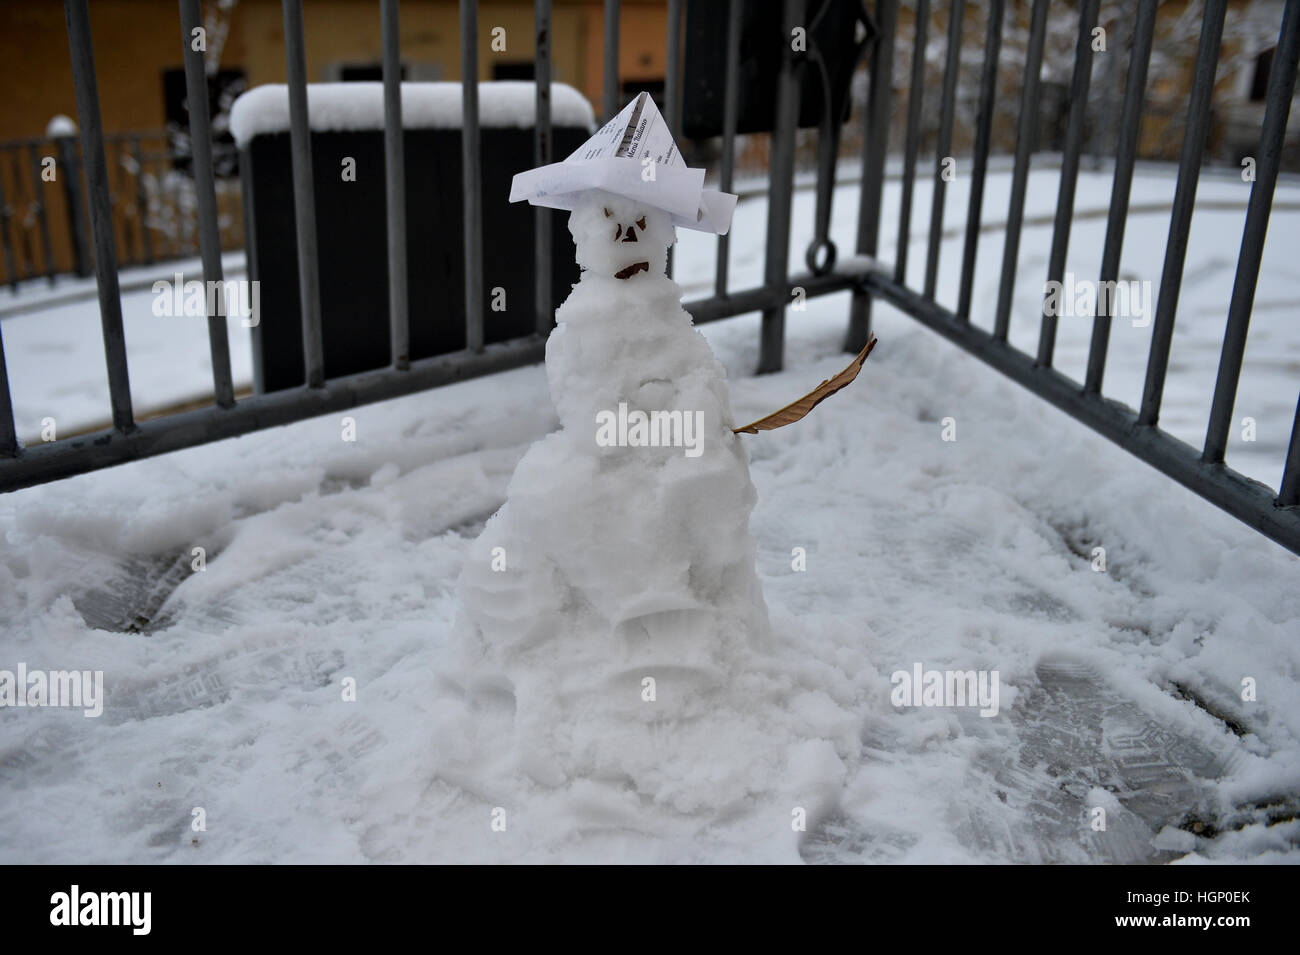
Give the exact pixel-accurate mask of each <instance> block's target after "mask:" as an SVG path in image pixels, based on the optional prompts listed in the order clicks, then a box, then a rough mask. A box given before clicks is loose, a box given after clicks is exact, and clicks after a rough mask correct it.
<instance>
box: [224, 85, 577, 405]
mask: <svg viewBox="0 0 1300 955" xmlns="http://www.w3.org/2000/svg"><path fill="white" fill-rule="evenodd" d="M338 87H345V88H346V90H345V91H344V92H345V93H346V99H344V100H343V105H344V107H345V108H343V109H339V108H337V100H338V97H337V95H335V100H334V101H331V95H333V94H337V92H338V90H337V88H338ZM360 87H370V88H371V90H370V93H371V94H373V95H367V94H366V93H365V92H364V91H363V90H361V89H360ZM496 87H501V88H505V87H510V88H511V89H494V88H496ZM519 87H527V90H526V91H525V90H521V89H519ZM433 88H441V89H433ZM449 88H454V89H449ZM532 88H533V87H532V84H531V83H499V84H497V83H483V84H481V85H480V93H479V96H480V114H481V136H482V146H481V155H482V162H483V171H482V202H483V285H484V289H483V302H484V315H483V319H484V337H485V340H486V341H487V342H489V343H490V342H499V341H505V340H506V339H510V338H516V337H519V336H521V335H527V334H529V333H530V332H532V331H533V329H534V327H535V325H536V309H535V307H534V295H535V290H534V268H535V260H534V254H533V246H534V227H533V215H534V209H533V207H532V206H530V205H528V204H527V203H515V204H513V205H512V204H511V203H510V202H508V201H507V200H508V198H509V195H510V181H511V178H512V177H513V176H514V175H515V173H517V172H520V171H522V170H525V169H530V168H532V166H533V165H534V163H533V136H534V133H533V129H532V127H531V120H532V110H531V102H532ZM459 90H460V85H459V84H448V83H427V84H426V83H404V84H403V86H402V95H403V99H404V101H412V102H404V106H403V116H404V117H406V125H407V129H406V131H405V158H406V233H407V263H408V279H407V280H408V296H409V312H410V335H411V358H412V359H418V358H427V357H429V356H431V355H440V354H444V353H446V352H452V351H457V350H459V349H462V348H464V347H465V271H464V268H465V265H464V249H463V242H462V236H463V221H462V217H463V206H464V201H463V199H464V193H463V187H462V181H461V136H460V129H459V128H455V127H454V126H452V125H451V124H450V123H449V122H448V120H447V115H446V114H447V109H448V105H449V104H450V103H459V99H460V92H459ZM552 90H553V115H554V118H555V125H554V134H553V139H552V142H553V156H554V157H556V158H557V159H559V158H563V157H564V156H567V155H568V154H569V153H571V152H572V151H573V150H575V149H577V148H578V147H579V146H581V145H582V144H583V143H584V142H585V141H586V140H587V138H588V137H589V136H590V135H591V132H592V125H591V119H590V116H591V108H590V105H589V104H587V102H586V100H584V99H582V97H581V96H580V94H578V93H577V92H576V91H575V90H572V89H571V88H569V87H565V86H562V85H561V84H555V85H554V86H553V87H552ZM271 93H278V96H279V97H283V107H282V108H281V107H280V105H279V104H276V103H272V104H271V105H272V107H273V108H270V109H268V108H267V104H268V102H269V101H270V96H269V94H271ZM430 93H432V94H435V95H434V97H433V98H434V99H436V101H437V103H436V104H435V105H436V107H437V108H425V107H428V101H429V100H430V96H429V95H428V94H430ZM447 94H451V95H447ZM521 94H522V95H521ZM246 95H248V96H254V95H256V96H258V97H260V99H259V100H258V101H257V113H258V114H259V115H257V116H255V117H254V118H253V119H250V118H249V114H250V112H252V111H251V110H245V111H244V114H245V115H244V116H242V117H240V116H238V104H237V106H236V117H235V118H234V119H233V121H232V122H233V125H235V128H236V135H237V138H239V140H240V176H241V180H242V186H243V190H244V217H245V221H244V230H245V236H246V242H247V246H246V248H247V252H248V277H249V279H251V280H255V281H257V282H258V283H259V294H260V320H259V323H258V325H257V326H256V327H254V328H253V330H252V333H253V343H252V344H253V382H254V387H255V389H256V390H257V391H258V392H259V393H262V392H267V391H276V390H279V389H283V388H290V387H294V386H296V385H301V384H303V383H304V381H305V380H306V375H305V372H304V369H303V345H302V324H301V315H300V296H299V289H298V249H297V236H296V230H295V226H294V208H293V175H292V162H291V159H290V148H289V133H288V121H287V117H288V106H287V94H286V93H285V92H284V87H280V86H277V87H272V88H269V89H268V88H261V89H258V90H253V91H250V93H249V94H246ZM308 96H309V101H310V102H311V103H312V106H311V111H310V112H311V117H312V134H311V152H312V174H313V179H314V187H315V196H316V203H315V204H316V232H317V251H318V256H319V260H320V300H321V335H322V339H323V345H324V359H325V376H326V377H327V378H336V377H340V376H343V375H350V374H354V373H356V372H360V371H366V370H370V369H375V368H382V367H384V366H386V365H388V364H390V363H391V360H392V359H391V352H390V342H389V325H388V241H387V232H386V229H387V226H386V222H387V213H386V207H385V194H384V133H383V119H382V100H383V96H382V84H379V83H366V84H361V83H347V84H321V85H310V86H309V87H308ZM422 99H423V100H424V101H426V102H425V104H424V107H422V105H421V101H422ZM525 102H526V103H527V104H529V108H528V110H527V123H528V125H519V123H520V122H521V116H520V111H521V110H522V108H523V104H524V103H525ZM327 103H328V104H331V105H332V106H333V108H332V109H330V110H326V111H325V114H326V116H327V117H329V118H320V117H318V113H317V110H318V108H319V107H320V106H321V105H323V104H327ZM503 107H515V108H513V109H512V108H503ZM412 114H414V116H415V118H414V119H412ZM340 115H342V116H344V117H346V118H344V119H340V118H339V117H340ZM456 115H457V117H458V116H459V111H458V110H457V114H456ZM422 122H423V123H434V122H436V123H438V126H437V127H433V128H429V127H427V126H426V128H420V124H421V123H422ZM506 123H508V124H509V125H506ZM326 124H333V125H336V126H337V125H347V126H350V127H356V126H362V125H364V126H365V127H366V128H347V129H324V128H320V127H322V126H323V125H326ZM241 126H242V127H243V128H242V129H241ZM250 127H251V128H252V131H251V132H250ZM266 127H270V128H266ZM413 127H414V128H413ZM348 159H351V160H353V161H354V163H351V164H346V166H345V160H348ZM348 166H350V167H351V170H354V171H355V178H353V176H352V172H351V171H350V170H349V169H348V168H347V167H348ZM567 226H568V216H567V214H565V213H563V212H557V213H555V214H554V215H553V216H552V228H553V233H552V248H553V249H554V254H553V256H552V276H551V287H552V290H553V297H554V301H553V302H552V303H551V307H552V308H554V307H555V306H558V305H559V304H560V303H561V302H562V301H564V299H565V298H566V297H567V296H568V294H569V290H570V286H571V285H572V284H573V283H574V282H576V281H577V280H578V268H577V265H576V264H575V263H574V259H573V255H572V241H571V239H570V237H569V233H568V228H567ZM496 289H501V290H503V291H504V305H505V307H504V310H501V311H497V310H494V309H493V303H494V301H496V302H498V303H499V302H501V301H502V297H501V293H499V292H495V291H494V290H496Z"/></svg>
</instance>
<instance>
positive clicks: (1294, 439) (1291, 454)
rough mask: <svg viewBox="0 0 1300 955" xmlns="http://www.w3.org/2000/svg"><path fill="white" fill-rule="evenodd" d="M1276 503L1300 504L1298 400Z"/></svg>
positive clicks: (1299, 414) (1287, 505)
mask: <svg viewBox="0 0 1300 955" xmlns="http://www.w3.org/2000/svg"><path fill="white" fill-rule="evenodd" d="M1277 503H1278V505H1279V506H1280V507H1294V506H1295V505H1297V504H1300V400H1297V401H1296V406H1295V421H1294V422H1293V423H1292V425H1291V443H1290V444H1289V445H1287V450H1286V465H1285V466H1284V467H1283V469H1282V483H1281V484H1280V485H1278V492H1277Z"/></svg>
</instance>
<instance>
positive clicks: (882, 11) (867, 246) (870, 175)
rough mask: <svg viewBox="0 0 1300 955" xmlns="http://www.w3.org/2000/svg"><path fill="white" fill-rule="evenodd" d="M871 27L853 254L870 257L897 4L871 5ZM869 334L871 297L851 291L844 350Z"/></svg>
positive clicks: (885, 0) (891, 0) (876, 227)
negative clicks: (873, 7)
mask: <svg viewBox="0 0 1300 955" xmlns="http://www.w3.org/2000/svg"><path fill="white" fill-rule="evenodd" d="M876 28H877V29H878V30H879V31H880V33H879V34H878V35H877V37H876V40H875V46H874V48H873V50H872V52H871V89H870V91H869V93H868V94H867V107H866V109H865V110H863V113H862V188H861V189H860V190H859V192H858V241H857V247H856V251H857V253H858V255H869V256H872V257H873V258H874V257H875V255H876V251H877V248H878V246H879V242H880V215H881V200H882V197H883V195H884V187H885V155H886V153H887V152H888V150H889V106H890V98H891V95H892V92H893V83H894V38H895V36H896V35H897V33H898V0H877V3H876ZM870 334H871V296H870V295H869V294H868V293H867V292H866V290H864V289H861V288H855V289H854V290H853V299H852V301H851V303H850V305H849V328H848V331H847V332H846V333H845V335H844V350H845V351H847V352H852V353H854V354H856V353H857V352H859V351H861V350H862V349H863V347H864V346H865V345H866V344H867V338H868V336H870Z"/></svg>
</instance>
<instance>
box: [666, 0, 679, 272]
mask: <svg viewBox="0 0 1300 955" xmlns="http://www.w3.org/2000/svg"><path fill="white" fill-rule="evenodd" d="M667 39H668V58H667V62H666V66H665V73H666V75H665V77H664V100H665V101H666V102H665V103H664V107H665V108H666V110H667V113H666V115H665V116H664V119H665V120H666V121H667V123H668V128H669V129H670V130H671V131H672V134H673V135H674V136H680V135H681V132H682V130H681V124H682V109H681V107H682V0H668V38H667ZM665 273H666V274H667V276H668V277H669V278H672V277H673V247H672V246H669V247H668V257H667V265H666V268H665Z"/></svg>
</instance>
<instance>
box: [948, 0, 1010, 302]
mask: <svg viewBox="0 0 1300 955" xmlns="http://www.w3.org/2000/svg"><path fill="white" fill-rule="evenodd" d="M1005 5H1006V2H1005V0H989V20H988V30H987V32H986V33H985V35H984V70H983V72H982V73H981V74H980V103H979V114H978V117H977V118H976V120H975V158H974V165H973V167H972V169H971V182H970V205H969V207H968V209H967V212H966V244H965V246H964V247H963V249H962V256H961V279H960V281H959V282H958V291H957V319H958V321H962V322H966V321H970V303H971V295H972V293H973V291H974V287H975V256H976V253H977V251H978V248H979V235H980V219H981V216H982V215H983V213H984V178H985V176H986V174H987V173H988V167H989V143H990V142H991V140H992V138H993V110H994V108H995V106H996V102H997V101H996V97H997V86H998V56H999V55H1000V53H1001V51H1002V14H1003V10H1004V8H1005Z"/></svg>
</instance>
